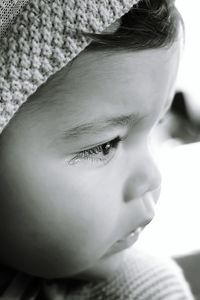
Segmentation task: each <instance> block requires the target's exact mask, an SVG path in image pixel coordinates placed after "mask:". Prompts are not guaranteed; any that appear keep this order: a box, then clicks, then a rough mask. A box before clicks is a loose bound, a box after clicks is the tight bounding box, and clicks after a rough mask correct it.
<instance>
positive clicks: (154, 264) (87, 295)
mask: <svg viewBox="0 0 200 300" xmlns="http://www.w3.org/2000/svg"><path fill="white" fill-rule="evenodd" d="M13 281H15V282H14V283H13ZM13 281H12V282H11V283H10V285H8V284H7V289H6V290H5V291H4V293H3V294H1V296H0V298H1V297H2V298H1V299H4V300H5V299H15V300H21V299H22V298H21V297H22V295H23V296H24V297H23V300H194V298H193V296H192V293H191V291H190V287H189V285H188V283H187V282H186V280H185V278H184V275H183V273H182V270H181V269H180V267H178V265H177V264H176V263H175V262H174V261H173V260H172V259H169V258H164V259H163V258H162V259H161V258H157V257H154V256H153V255H149V254H147V253H144V252H141V251H140V250H138V249H134V250H132V249H130V250H128V251H127V253H126V255H125V259H124V262H123V264H122V266H121V268H120V269H119V271H117V272H116V274H115V276H114V277H113V278H112V279H109V280H106V281H99V282H96V283H95V282H93V283H92V282H90V283H86V282H83V281H82V282H81V281H77V280H66V279H65V280H53V281H51V282H50V283H49V282H48V283H47V281H46V280H44V281H42V280H41V281H39V282H37V284H36V282H34V280H32V281H33V283H32V284H30V277H28V275H27V277H26V276H24V275H23V276H21V279H20V276H18V279H17V280H13ZM26 286H27V289H26ZM13 289H14V291H15V295H17V296H16V297H15V298H11V296H12V295H13ZM6 297H7V298H6Z"/></svg>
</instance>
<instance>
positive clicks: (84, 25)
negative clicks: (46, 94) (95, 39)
mask: <svg viewBox="0 0 200 300" xmlns="http://www.w3.org/2000/svg"><path fill="white" fill-rule="evenodd" d="M139 1H140V0H54V1H53V0H12V1H10V0H3V1H2V0H1V4H0V133H1V132H2V130H3V129H4V128H5V126H6V125H7V124H8V122H9V121H10V120H11V118H12V117H13V115H14V114H15V113H16V112H17V110H18V109H19V108H20V106H21V105H22V104H23V103H24V102H25V101H26V100H27V98H28V97H29V96H30V95H31V94H33V93H34V92H35V91H36V90H37V88H38V87H39V86H40V85H41V84H43V83H44V82H46V81H47V79H48V78H49V77H50V76H51V75H53V74H55V73H56V72H57V71H59V70H60V69H61V68H63V67H64V66H66V65H67V64H68V63H69V62H70V61H71V60H72V59H73V58H75V57H76V56H77V55H78V54H79V53H80V52H81V51H82V50H84V48H85V47H86V46H87V45H89V43H90V42H91V38H89V37H86V36H84V35H83V32H84V33H85V32H89V33H101V32H102V31H104V30H105V29H106V28H107V27H108V26H110V25H111V24H112V23H114V22H115V21H116V20H117V19H119V18H121V16H123V15H124V14H125V13H127V12H128V11H129V10H130V9H131V7H132V6H133V5H135V4H136V3H137V2H139Z"/></svg>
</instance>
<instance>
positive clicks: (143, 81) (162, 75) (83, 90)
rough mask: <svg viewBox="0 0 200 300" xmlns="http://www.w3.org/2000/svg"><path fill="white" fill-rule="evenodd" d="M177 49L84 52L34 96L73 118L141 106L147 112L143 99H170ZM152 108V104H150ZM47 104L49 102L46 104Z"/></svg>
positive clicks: (174, 47) (176, 61) (173, 47)
mask: <svg viewBox="0 0 200 300" xmlns="http://www.w3.org/2000/svg"><path fill="white" fill-rule="evenodd" d="M177 63H178V47H177V45H173V46H172V47H171V48H169V49H164V48H161V49H155V50H145V51H138V52H113V53H101V52H90V53H87V52H86V53H82V54H81V55H79V57H78V58H77V59H76V60H75V61H74V62H73V64H72V66H70V69H68V68H64V69H63V70H61V72H60V73H58V74H56V75H55V77H54V79H53V80H52V81H50V82H49V83H47V84H46V86H45V87H44V89H42V90H41V91H39V92H38V93H37V94H36V95H35V96H36V97H38V99H39V98H41V99H43V100H45V99H46V100H45V101H48V100H50V98H51V100H50V103H53V104H55V105H56V106H57V108H60V110H61V111H62V109H64V108H67V110H68V111H69V114H71V113H73V118H76V114H77V116H78V118H79V117H80V115H79V113H80V111H81V112H82V113H84V114H86V115H87V114H88V116H90V118H91V111H92V112H93V114H94V115H95V111H97V113H98V115H101V114H105V106H107V107H108V108H109V107H110V109H111V110H112V112H113V111H114V110H115V109H117V108H120V109H123V108H124V109H125V107H124V103H125V102H126V107H128V104H129V102H130V104H131V105H132V102H133V100H134V101H135V104H137V103H138V104H139V106H140V107H141V109H142V110H143V109H145V108H146V109H148V107H147V106H148V102H145V101H143V99H147V98H149V96H151V98H152V99H155V102H156V99H157V98H158V97H161V96H162V97H164V96H165V95H166V96H167V93H168V91H169V88H170V87H171V85H172V83H173V81H174V79H175V75H176V69H177ZM150 102H151V101H149V105H152V103H150ZM47 103H48V102H47Z"/></svg>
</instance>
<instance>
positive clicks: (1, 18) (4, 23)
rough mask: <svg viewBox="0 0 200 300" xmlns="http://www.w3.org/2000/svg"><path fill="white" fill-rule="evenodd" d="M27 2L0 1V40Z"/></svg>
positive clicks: (21, 0)
mask: <svg viewBox="0 0 200 300" xmlns="http://www.w3.org/2000/svg"><path fill="white" fill-rule="evenodd" d="M27 2H28V0H1V1H0V38H2V37H3V36H5V35H6V33H7V32H8V29H9V27H10V26H11V25H12V24H13V23H14V21H15V18H16V17H17V15H18V14H20V12H21V11H22V9H23V7H24V6H25V4H26V3H27Z"/></svg>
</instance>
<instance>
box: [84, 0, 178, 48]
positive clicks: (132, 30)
mask: <svg viewBox="0 0 200 300" xmlns="http://www.w3.org/2000/svg"><path fill="white" fill-rule="evenodd" d="M179 23H183V22H182V19H181V16H180V14H179V12H178V11H177V9H176V7H175V5H174V0H141V1H139V3H138V4H136V5H134V6H133V7H132V9H131V10H130V11H129V12H128V13H126V14H125V15H124V16H122V18H121V19H120V26H119V28H118V29H117V30H116V31H115V32H112V33H101V34H93V33H91V34H90V33H88V34H86V35H87V36H89V37H90V38H92V42H91V43H90V45H89V46H88V47H87V48H86V51H98V50H131V51H133V50H135V51H136V50H142V49H150V48H152V49H153V48H160V47H165V46H168V45H171V44H172V43H173V42H174V40H175V39H176V37H177V32H178V25H179Z"/></svg>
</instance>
